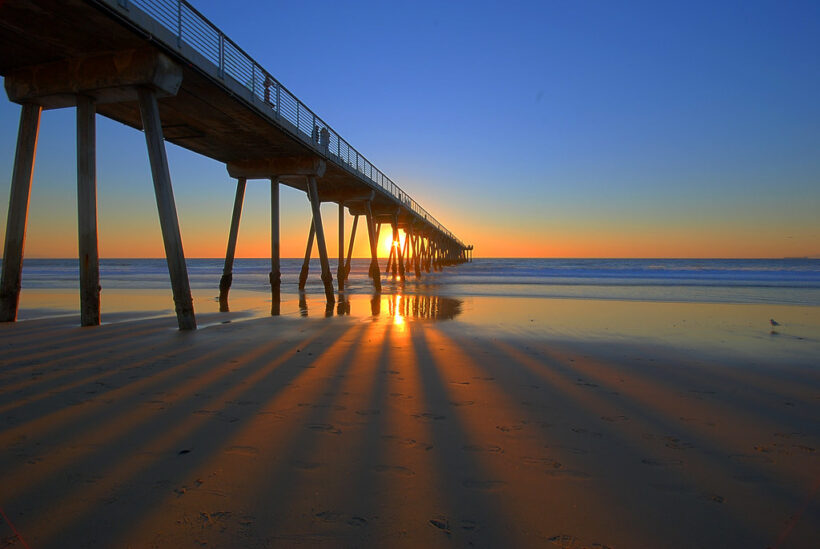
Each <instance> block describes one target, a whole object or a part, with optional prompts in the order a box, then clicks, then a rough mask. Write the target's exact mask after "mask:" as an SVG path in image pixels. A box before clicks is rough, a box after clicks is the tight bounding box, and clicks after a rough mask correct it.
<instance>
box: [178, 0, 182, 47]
mask: <svg viewBox="0 0 820 549" xmlns="http://www.w3.org/2000/svg"><path fill="white" fill-rule="evenodd" d="M181 47H182V2H181V1H180V0H177V48H181Z"/></svg>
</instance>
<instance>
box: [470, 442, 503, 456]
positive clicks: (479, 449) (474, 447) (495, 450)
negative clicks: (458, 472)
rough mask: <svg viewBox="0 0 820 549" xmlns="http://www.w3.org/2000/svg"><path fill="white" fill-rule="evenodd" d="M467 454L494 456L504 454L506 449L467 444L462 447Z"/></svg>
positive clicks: (488, 445) (490, 445) (489, 445)
mask: <svg viewBox="0 0 820 549" xmlns="http://www.w3.org/2000/svg"><path fill="white" fill-rule="evenodd" d="M461 449H462V450H464V451H465V452H491V453H494V454H503V453H504V449H503V448H501V446H496V445H495V444H467V445H465V446H462V447H461Z"/></svg>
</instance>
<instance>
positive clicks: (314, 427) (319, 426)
mask: <svg viewBox="0 0 820 549" xmlns="http://www.w3.org/2000/svg"><path fill="white" fill-rule="evenodd" d="M307 428H308V429H310V430H311V431H321V432H325V433H332V434H334V435H338V434H340V433H341V432H342V430H341V429H339V428H338V427H334V426H333V425H331V424H330V423H308V424H307Z"/></svg>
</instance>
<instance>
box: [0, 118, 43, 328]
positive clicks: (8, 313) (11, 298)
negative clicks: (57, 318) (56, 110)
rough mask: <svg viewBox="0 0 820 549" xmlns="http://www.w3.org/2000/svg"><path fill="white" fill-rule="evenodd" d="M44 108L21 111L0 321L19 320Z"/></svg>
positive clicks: (0, 289) (10, 198) (1, 286)
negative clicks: (31, 203) (30, 199)
mask: <svg viewBox="0 0 820 549" xmlns="http://www.w3.org/2000/svg"><path fill="white" fill-rule="evenodd" d="M42 110H43V109H42V107H40V106H39V105H33V104H29V103H26V104H24V105H23V110H22V111H21V112H20V126H19V129H18V130H17V151H16V152H15V155H14V171H13V172H12V176H11V193H10V195H9V211H8V217H7V219H6V243H5V246H4V248H3V274H2V279H1V280H0V321H2V322H14V321H15V320H17V304H18V303H19V301H20V283H21V280H22V275H23V245H24V244H25V240H26V218H27V217H28V201H29V195H30V192H31V176H32V173H33V172H34V159H35V156H36V153H37V135H38V133H39V130H40V113H41V112H42Z"/></svg>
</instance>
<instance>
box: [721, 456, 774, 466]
mask: <svg viewBox="0 0 820 549" xmlns="http://www.w3.org/2000/svg"><path fill="white" fill-rule="evenodd" d="M729 459H731V460H732V461H737V462H738V463H753V464H754V463H774V460H773V459H772V458H770V457H769V456H765V455H761V454H757V455H755V454H732V455H730V456H729Z"/></svg>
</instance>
